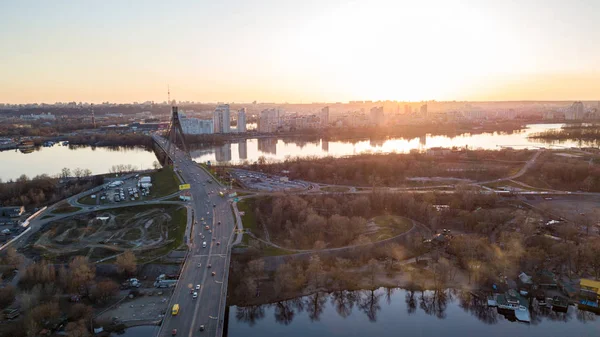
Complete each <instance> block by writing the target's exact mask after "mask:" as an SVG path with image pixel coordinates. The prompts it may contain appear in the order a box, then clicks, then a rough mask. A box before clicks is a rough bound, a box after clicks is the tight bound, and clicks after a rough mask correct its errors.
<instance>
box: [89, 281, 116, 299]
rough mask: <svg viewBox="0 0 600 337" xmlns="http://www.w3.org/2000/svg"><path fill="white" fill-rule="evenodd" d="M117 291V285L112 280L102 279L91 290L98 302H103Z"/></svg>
mask: <svg viewBox="0 0 600 337" xmlns="http://www.w3.org/2000/svg"><path fill="white" fill-rule="evenodd" d="M118 293H119V285H118V284H117V282H115V281H113V280H109V279H106V280H102V281H100V282H98V284H96V287H95V288H94V289H93V290H92V296H93V297H94V298H95V299H96V300H97V301H98V302H100V303H105V302H106V301H108V300H109V299H111V298H112V297H113V296H115V295H116V294H118Z"/></svg>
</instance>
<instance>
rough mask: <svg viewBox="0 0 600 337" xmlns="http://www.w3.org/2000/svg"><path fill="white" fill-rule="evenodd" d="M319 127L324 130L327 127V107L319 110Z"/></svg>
mask: <svg viewBox="0 0 600 337" xmlns="http://www.w3.org/2000/svg"><path fill="white" fill-rule="evenodd" d="M320 117H321V127H322V128H326V127H327V126H328V125H329V107H328V106H326V107H324V108H323V109H321V116H320Z"/></svg>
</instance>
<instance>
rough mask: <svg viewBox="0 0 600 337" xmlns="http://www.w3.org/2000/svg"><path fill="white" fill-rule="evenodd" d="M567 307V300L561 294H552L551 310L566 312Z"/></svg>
mask: <svg viewBox="0 0 600 337" xmlns="http://www.w3.org/2000/svg"><path fill="white" fill-rule="evenodd" d="M568 309H569V301H568V300H567V299H566V298H564V297H561V296H554V297H552V310H554V311H560V312H567V310H568Z"/></svg>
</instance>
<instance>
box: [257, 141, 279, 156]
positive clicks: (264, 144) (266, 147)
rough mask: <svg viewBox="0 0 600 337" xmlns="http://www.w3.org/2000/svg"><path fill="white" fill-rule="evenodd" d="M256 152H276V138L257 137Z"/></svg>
mask: <svg viewBox="0 0 600 337" xmlns="http://www.w3.org/2000/svg"><path fill="white" fill-rule="evenodd" d="M258 152H263V153H271V154H275V155H276V154H277V139H274V138H271V137H268V138H258Z"/></svg>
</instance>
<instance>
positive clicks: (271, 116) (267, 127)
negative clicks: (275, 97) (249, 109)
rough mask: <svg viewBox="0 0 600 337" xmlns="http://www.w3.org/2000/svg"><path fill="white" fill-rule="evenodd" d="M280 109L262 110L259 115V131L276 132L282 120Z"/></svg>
mask: <svg viewBox="0 0 600 337" xmlns="http://www.w3.org/2000/svg"><path fill="white" fill-rule="evenodd" d="M279 114H280V112H279V109H266V110H263V111H261V112H260V114H259V116H258V132H265V133H269V132H275V131H277V128H278V127H279V125H280V123H281V120H280V117H279Z"/></svg>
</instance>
